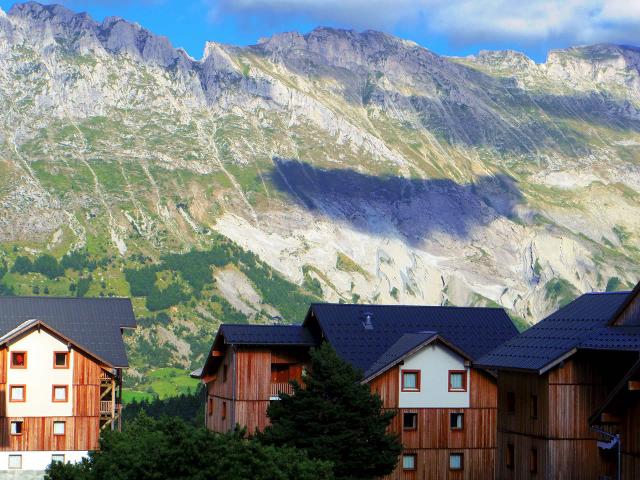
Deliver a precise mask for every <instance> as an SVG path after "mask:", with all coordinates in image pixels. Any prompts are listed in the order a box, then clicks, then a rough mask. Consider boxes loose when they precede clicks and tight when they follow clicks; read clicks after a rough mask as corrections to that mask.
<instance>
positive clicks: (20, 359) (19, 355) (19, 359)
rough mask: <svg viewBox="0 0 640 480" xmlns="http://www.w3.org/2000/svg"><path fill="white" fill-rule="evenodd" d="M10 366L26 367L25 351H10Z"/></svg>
mask: <svg viewBox="0 0 640 480" xmlns="http://www.w3.org/2000/svg"><path fill="white" fill-rule="evenodd" d="M11 368H27V352H11Z"/></svg>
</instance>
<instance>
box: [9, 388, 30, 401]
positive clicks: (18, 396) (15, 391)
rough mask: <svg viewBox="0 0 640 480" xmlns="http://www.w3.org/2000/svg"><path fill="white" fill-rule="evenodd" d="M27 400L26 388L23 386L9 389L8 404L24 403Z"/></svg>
mask: <svg viewBox="0 0 640 480" xmlns="http://www.w3.org/2000/svg"><path fill="white" fill-rule="evenodd" d="M26 399H27V387H25V386H24V385H11V387H9V401H10V402H24V401H26Z"/></svg>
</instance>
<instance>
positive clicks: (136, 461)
mask: <svg viewBox="0 0 640 480" xmlns="http://www.w3.org/2000/svg"><path fill="white" fill-rule="evenodd" d="M105 478H108V479H110V480H161V479H162V480H164V479H171V480H187V479H188V480H218V479H220V480H223V479H224V480H246V479H249V478H250V479H255V480H331V479H333V474H332V470H331V464H330V463H329V462H325V461H319V460H310V459H309V458H308V457H307V454H306V453H305V452H301V451H298V450H296V449H294V448H287V447H284V448H283V447H275V446H265V445H262V444H260V443H259V442H258V441H257V440H255V439H249V440H247V439H245V438H244V435H243V433H242V432H240V433H238V432H236V433H228V434H219V433H213V432H209V431H208V430H206V429H205V428H202V427H195V426H192V425H189V424H187V423H185V422H184V421H182V420H180V419H178V418H170V417H163V418H162V419H160V420H156V419H153V418H151V417H148V416H146V415H144V414H142V415H140V416H139V417H138V418H136V420H134V421H133V422H131V423H130V424H128V426H127V428H126V429H125V430H124V431H123V432H112V431H105V432H103V433H102V435H101V437H100V451H98V452H90V453H89V458H88V459H85V460H84V461H83V462H81V463H77V464H72V463H67V464H62V463H53V464H52V465H50V466H49V468H48V469H47V472H46V475H45V480H102V479H105Z"/></svg>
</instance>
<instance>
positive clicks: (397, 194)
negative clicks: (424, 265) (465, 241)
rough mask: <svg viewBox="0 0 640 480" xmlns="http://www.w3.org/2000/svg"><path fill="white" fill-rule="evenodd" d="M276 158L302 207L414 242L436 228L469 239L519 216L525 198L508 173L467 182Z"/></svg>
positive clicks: (276, 177) (278, 176)
mask: <svg viewBox="0 0 640 480" xmlns="http://www.w3.org/2000/svg"><path fill="white" fill-rule="evenodd" d="M273 161H274V165H275V169H274V171H273V173H272V181H273V184H274V185H275V186H276V188H278V190H280V191H282V192H284V193H286V194H287V195H289V196H290V197H291V198H292V199H293V200H294V201H295V202H296V203H297V204H299V205H300V206H302V207H304V208H305V209H307V210H309V211H312V212H315V213H317V214H320V215H323V216H326V217H328V218H331V219H335V220H340V221H345V222H348V223H349V224H351V225H352V226H353V227H355V228H357V229H358V230H361V231H364V232H367V233H370V234H374V235H380V236H396V235H398V234H400V235H401V236H402V237H404V239H405V241H407V243H410V244H418V243H420V242H421V241H422V240H423V239H425V238H426V237H428V236H430V235H432V234H435V233H443V234H446V235H451V236H455V237H457V238H467V237H469V235H470V233H471V230H472V229H473V228H474V227H483V226H486V225H488V224H489V223H491V222H492V221H494V220H496V219H497V218H499V217H507V218H511V217H514V216H515V206H516V205H517V204H518V203H519V202H521V200H522V194H521V192H520V190H519V189H518V187H517V185H516V182H515V180H513V179H512V178H511V177H508V176H506V175H496V176H485V177H481V178H479V179H478V180H477V181H475V182H473V183H469V184H464V185H461V184H458V183H456V182H454V181H453V180H449V179H408V178H402V177H396V176H387V177H377V176H374V175H367V174H363V173H358V172H355V171H353V170H347V169H331V170H327V169H321V168H316V167H314V166H312V165H309V164H307V163H303V162H300V161H297V160H286V159H281V158H274V159H273Z"/></svg>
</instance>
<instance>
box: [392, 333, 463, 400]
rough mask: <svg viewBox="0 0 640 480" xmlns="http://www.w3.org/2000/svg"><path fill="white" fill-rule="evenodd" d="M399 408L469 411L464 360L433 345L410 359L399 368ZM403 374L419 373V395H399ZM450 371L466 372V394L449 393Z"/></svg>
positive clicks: (417, 393)
mask: <svg viewBox="0 0 640 480" xmlns="http://www.w3.org/2000/svg"><path fill="white" fill-rule="evenodd" d="M399 368H400V376H399V378H400V382H399V384H398V391H399V392H400V397H399V407H400V408H468V407H469V389H470V382H471V375H470V373H469V369H468V368H466V367H465V366H464V359H463V358H462V357H461V356H460V355H458V354H457V353H455V352H453V351H451V350H450V349H448V348H447V347H445V346H443V345H441V344H437V343H432V344H430V345H427V346H426V347H424V348H423V349H422V350H420V351H418V352H416V353H415V354H414V355H412V356H411V357H409V358H407V359H405V361H404V365H401V366H400V367H399ZM402 370H420V391H419V392H403V391H402ZM449 370H465V371H466V372H467V391H466V392H450V391H449Z"/></svg>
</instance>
